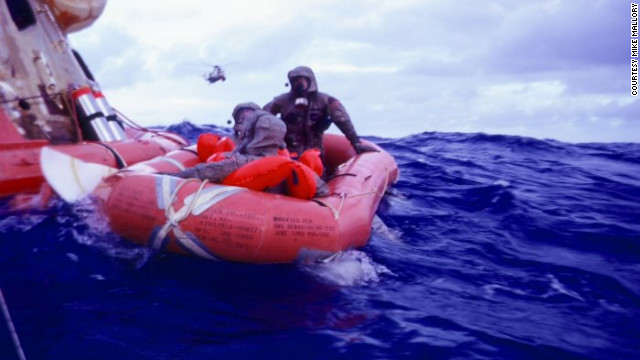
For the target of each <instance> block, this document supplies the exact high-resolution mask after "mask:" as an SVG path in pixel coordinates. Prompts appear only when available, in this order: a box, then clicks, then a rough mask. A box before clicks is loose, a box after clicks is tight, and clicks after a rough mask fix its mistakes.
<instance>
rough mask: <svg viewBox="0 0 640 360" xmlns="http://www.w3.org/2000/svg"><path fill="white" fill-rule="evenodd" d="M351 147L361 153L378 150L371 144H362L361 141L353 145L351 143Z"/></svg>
mask: <svg viewBox="0 0 640 360" xmlns="http://www.w3.org/2000/svg"><path fill="white" fill-rule="evenodd" d="M353 148H354V149H355V151H356V154H362V153H366V152H373V151H375V152H377V151H378V149H376V148H374V147H372V146H369V145H365V144H363V143H361V142H357V143H356V144H355V145H353Z"/></svg>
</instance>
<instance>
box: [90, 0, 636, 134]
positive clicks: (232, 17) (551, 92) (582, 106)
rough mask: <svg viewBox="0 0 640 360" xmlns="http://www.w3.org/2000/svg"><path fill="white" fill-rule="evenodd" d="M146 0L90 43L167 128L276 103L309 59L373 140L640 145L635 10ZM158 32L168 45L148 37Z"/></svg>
mask: <svg viewBox="0 0 640 360" xmlns="http://www.w3.org/2000/svg"><path fill="white" fill-rule="evenodd" d="M140 1H142V0H140ZM242 1H244V2H245V3H246V2H251V1H249V0H242ZM257 4H259V3H258V2H256V3H255V4H253V3H252V4H251V5H247V4H244V6H259V5H257ZM260 4H261V3H260ZM119 6H121V5H119ZM127 6H129V5H127ZM130 6H133V5H130ZM135 6H137V7H143V8H147V10H148V12H147V13H146V17H145V24H144V25H139V24H137V23H136V22H128V23H127V25H126V26H120V22H115V21H112V22H107V24H109V26H102V27H101V26H100V24H98V26H97V28H96V30H97V31H99V34H97V35H95V36H98V37H100V38H101V39H102V40H103V41H99V42H90V41H82V43H81V44H79V47H80V48H81V49H80V50H81V51H82V53H83V54H84V55H85V58H87V62H89V64H90V65H91V66H92V68H94V72H95V73H96V76H98V77H99V80H100V82H101V83H102V85H103V88H110V89H115V90H117V91H119V92H120V93H122V92H125V91H127V89H128V88H132V89H133V87H135V89H136V92H139V93H140V94H139V96H145V97H146V98H154V99H158V102H159V103H162V104H163V107H162V109H148V110H145V111H144V115H145V116H146V117H149V118H152V119H154V120H155V121H162V122H175V121H179V120H180V118H182V117H188V118H190V119H193V120H195V121H210V120H209V119H211V118H212V117H214V118H219V119H224V120H226V118H228V113H229V111H230V108H232V107H233V104H235V103H237V102H241V101H247V100H253V101H256V102H259V103H264V102H266V101H268V100H270V99H271V98H272V96H274V95H276V94H278V93H280V92H283V91H286V90H287V89H286V88H284V87H283V86H282V85H283V84H284V83H285V82H286V72H287V71H288V70H289V69H291V68H293V67H294V66H297V65H310V66H312V67H313V68H314V69H315V70H316V75H317V77H318V81H319V86H320V90H321V91H325V92H327V93H330V94H332V95H334V96H336V97H338V98H339V99H340V100H341V101H342V102H343V103H344V104H345V106H346V107H347V109H348V110H349V112H350V113H351V115H352V117H353V118H354V121H355V122H356V127H357V128H358V130H359V132H360V133H362V134H371V135H382V136H404V135H408V134H411V133H417V132H422V131H431V130H436V131H465V132H476V131H484V132H490V133H505V134H519V135H526V136H535V137H548V138H557V139H561V140H569V141H596V140H600V141H631V140H635V141H638V140H640V135H636V134H640V125H639V124H638V120H637V113H638V110H637V109H638V108H639V107H640V104H639V103H638V102H637V101H636V99H635V98H632V97H631V96H630V95H629V82H630V75H629V33H628V32H629V20H630V19H629V4H628V3H627V2H612V1H605V0H595V1H590V2H584V1H578V0H542V1H540V0H535V1H534V0H525V1H518V2H514V1H511V0H487V1H482V2H478V1H471V0H461V1H457V2H455V3H454V2H450V1H445V0H432V1H409V0H398V1H393V2H392V1H380V2H371V1H364V0H356V1H354V2H340V1H332V0H324V1H311V2H309V3H304V4H302V3H299V2H293V1H291V2H289V1H287V0H283V1H279V2H276V3H273V4H272V5H270V6H269V7H264V8H263V11H266V12H270V11H271V10H273V12H271V13H269V14H264V17H261V16H254V17H248V16H247V14H246V13H244V14H233V13H229V12H226V13H225V16H226V17H225V18H222V17H214V18H212V20H208V19H207V18H206V17H204V16H194V17H193V21H191V19H186V20H185V18H184V16H187V14H189V13H190V11H189V7H195V6H197V7H198V9H199V10H200V11H202V9H204V8H205V7H206V6H208V5H203V4H202V3H200V2H193V1H186V2H184V4H181V5H180V6H181V10H180V14H182V15H184V16H182V15H181V17H178V18H176V17H173V16H171V15H172V14H171V12H167V11H162V12H160V14H159V15H158V22H154V20H153V19H154V11H155V10H154V8H153V6H151V7H145V6H143V5H142V4H140V5H135ZM212 6H213V5H212ZM272 7H273V9H271V8H272ZM127 9H129V11H131V8H130V7H129V8H127ZM285 10H286V11H285ZM115 11H116V10H115V8H113V10H112V12H111V14H114V13H115ZM158 11H159V10H158ZM274 17H277V19H275V18H274ZM202 19H205V20H206V21H208V22H207V23H197V21H203V20H202ZM265 19H266V20H269V21H263V20H265ZM137 26H144V28H142V29H138V28H137ZM156 26H157V27H158V28H157V29H163V34H164V36H165V37H168V38H169V39H166V40H165V39H164V38H163V37H162V36H159V37H156V38H151V39H147V36H156V34H155V31H154V30H153V29H156ZM172 28H175V29H176V31H179V32H180V33H172V32H171V31H167V29H169V30H170V29H172ZM196 29H203V30H196ZM92 30H93V29H88V30H86V31H87V32H90V31H92ZM205 30H206V31H205ZM196 31H205V33H204V34H209V35H208V36H204V35H203V33H200V32H196ZM183 32H186V33H183ZM134 34H148V35H144V37H141V36H142V35H134ZM176 34H178V35H180V34H192V35H193V36H180V37H177V36H174V35H176ZM104 39H106V40H104ZM165 44H168V45H165ZM214 64H223V65H224V64H226V65H227V66H226V71H227V74H228V78H229V80H228V81H227V82H225V83H217V84H214V85H212V86H208V85H206V84H205V83H204V82H203V81H202V80H200V79H198V78H199V77H200V76H201V75H202V74H203V73H204V72H205V71H207V70H208V68H207V66H211V65H214ZM161 87H168V89H163V88H161ZM145 91H149V92H153V93H152V94H142V92H145ZM163 97H166V98H165V99H164V100H163ZM121 99H125V100H124V101H130V100H129V99H128V98H126V97H122V98H121ZM131 101H133V100H131ZM173 102H176V103H178V104H184V103H188V104H189V106H186V107H185V106H184V105H182V106H176V107H175V108H172V107H171V106H170V105H171V104H172V103H173ZM140 111H141V114H142V110H140ZM154 111H155V112H154ZM133 116H135V114H133ZM198 119H200V120H198Z"/></svg>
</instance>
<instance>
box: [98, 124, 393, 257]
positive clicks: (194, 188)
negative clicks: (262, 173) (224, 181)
mask: <svg viewBox="0 0 640 360" xmlns="http://www.w3.org/2000/svg"><path fill="white" fill-rule="evenodd" d="M367 144H368V145H370V146H373V147H375V148H376V149H378V150H379V151H378V152H369V153H364V154H361V155H356V154H355V152H354V151H353V149H352V147H351V145H350V144H349V142H348V141H347V140H346V139H345V138H344V137H342V136H338V135H325V139H324V146H325V160H326V165H327V168H329V169H333V171H334V175H333V176H332V178H331V179H330V180H329V181H328V185H329V189H330V195H328V196H324V197H316V198H313V199H311V200H304V199H299V198H295V197H291V196H286V195H280V194H273V193H266V192H261V191H255V190H250V189H247V188H243V187H237V186H228V185H221V184H213V183H210V182H206V181H202V180H199V179H180V178H177V177H173V176H170V175H159V174H154V173H153V172H171V171H179V170H181V169H183V168H185V167H188V166H193V165H195V164H197V163H199V162H200V160H199V159H198V155H197V152H195V151H193V152H191V151H184V150H179V151H173V152H171V153H169V154H167V155H165V156H163V157H158V158H156V159H153V160H151V161H147V162H143V163H140V164H137V165H134V166H132V167H129V168H127V169H126V170H125V171H119V172H118V173H116V174H115V175H112V176H110V177H107V178H106V179H105V180H103V181H102V182H101V183H100V184H99V185H98V186H97V187H96V189H95V190H94V191H93V194H94V195H96V196H97V197H98V198H99V199H101V202H102V203H103V205H104V213H105V214H106V216H107V217H108V219H109V221H110V224H111V228H112V230H113V231H114V232H116V233H117V234H119V235H120V236H122V237H124V238H127V239H130V240H132V241H134V242H136V243H138V244H141V245H145V246H149V247H151V248H154V249H158V250H162V251H171V252H175V253H180V254H188V255H195V256H199V257H202V258H205V259H211V260H228V261H238V262H248V263H289V262H294V261H304V260H313V259H318V258H322V257H326V256H329V255H330V254H333V253H336V252H339V251H342V250H346V249H350V248H357V247H361V246H363V245H365V244H366V243H367V241H368V239H369V236H370V233H371V225H372V221H373V216H374V215H375V212H376V209H377V207H378V204H379V202H380V200H381V198H382V196H383V195H384V193H385V191H386V190H387V189H388V188H389V187H390V186H391V184H393V183H394V182H395V181H396V179H397V176H398V168H397V165H396V163H395V160H394V159H393V157H392V156H391V155H389V154H388V153H387V152H385V151H384V150H382V149H381V148H380V147H378V146H377V145H375V144H373V143H371V142H367ZM192 150H193V149H192ZM241 169H242V168H241Z"/></svg>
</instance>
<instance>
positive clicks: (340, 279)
mask: <svg viewBox="0 0 640 360" xmlns="http://www.w3.org/2000/svg"><path fill="white" fill-rule="evenodd" d="M301 266H302V269H303V270H304V271H306V272H308V273H310V274H312V275H313V276H315V277H317V278H319V279H320V280H322V281H324V282H326V283H329V284H333V285H339V286H357V285H365V284H369V283H376V282H378V281H380V277H381V275H395V274H393V272H391V271H390V270H389V269H387V268H386V267H385V266H383V265H380V264H376V263H375V262H374V261H373V260H371V258H370V257H369V256H367V254H365V253H364V252H362V251H359V250H348V251H343V252H339V253H336V254H335V255H333V256H331V257H329V258H327V259H326V260H324V261H320V262H317V263H314V264H307V265H301Z"/></svg>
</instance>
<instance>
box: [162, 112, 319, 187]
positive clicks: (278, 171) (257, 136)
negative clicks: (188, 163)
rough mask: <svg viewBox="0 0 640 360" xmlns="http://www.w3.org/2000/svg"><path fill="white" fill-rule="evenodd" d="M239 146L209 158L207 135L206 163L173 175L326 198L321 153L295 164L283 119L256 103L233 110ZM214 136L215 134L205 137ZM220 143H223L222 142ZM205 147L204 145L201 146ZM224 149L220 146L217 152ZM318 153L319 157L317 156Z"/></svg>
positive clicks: (203, 150) (203, 149)
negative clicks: (319, 166)
mask: <svg viewBox="0 0 640 360" xmlns="http://www.w3.org/2000/svg"><path fill="white" fill-rule="evenodd" d="M233 118H234V120H235V123H236V125H235V126H234V129H235V131H236V132H235V133H236V134H237V136H236V137H237V141H238V142H239V144H238V145H237V146H235V148H234V149H233V150H232V151H231V152H227V153H222V152H215V153H213V154H211V156H209V152H208V151H207V149H206V146H205V145H206V144H207V142H206V141H200V140H203V139H205V140H206V137H205V136H202V135H201V137H200V138H199V141H198V145H199V146H198V156H199V158H200V159H201V160H202V159H203V158H206V159H207V160H206V163H204V164H198V165H196V166H194V167H192V168H189V169H185V170H182V171H180V172H178V173H175V174H172V175H173V176H177V177H180V178H198V179H201V180H208V181H211V182H215V183H222V184H223V185H232V186H240V187H244V188H248V189H252V190H258V191H267V192H273V193H282V194H286V195H290V196H293V197H296V198H301V199H311V198H313V197H314V196H326V195H328V193H329V189H328V186H327V184H326V183H325V182H324V181H323V180H322V179H321V178H320V175H322V169H321V168H320V169H318V168H317V167H316V166H314V164H317V163H318V162H320V155H319V154H320V152H319V151H316V152H308V153H307V154H306V155H307V156H306V157H305V158H304V160H305V162H307V163H308V164H309V165H311V166H314V168H315V169H316V170H315V172H314V170H313V169H312V168H311V167H309V166H308V165H307V164H305V163H304V162H298V161H294V160H291V159H289V158H288V156H286V152H284V153H283V150H284V148H285V143H284V136H285V134H286V132H287V128H286V125H285V124H284V122H283V121H282V120H280V119H279V118H277V117H275V116H273V115H272V114H271V113H269V112H266V111H263V110H260V109H259V107H258V105H256V104H255V103H243V104H239V105H238V106H236V109H234V111H233ZM203 135H211V134H203ZM218 142H220V141H218ZM201 145H202V146H201ZM219 147H220V146H216V147H215V148H216V150H217V149H218V148H219ZM314 154H315V157H314ZM317 171H319V173H317Z"/></svg>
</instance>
